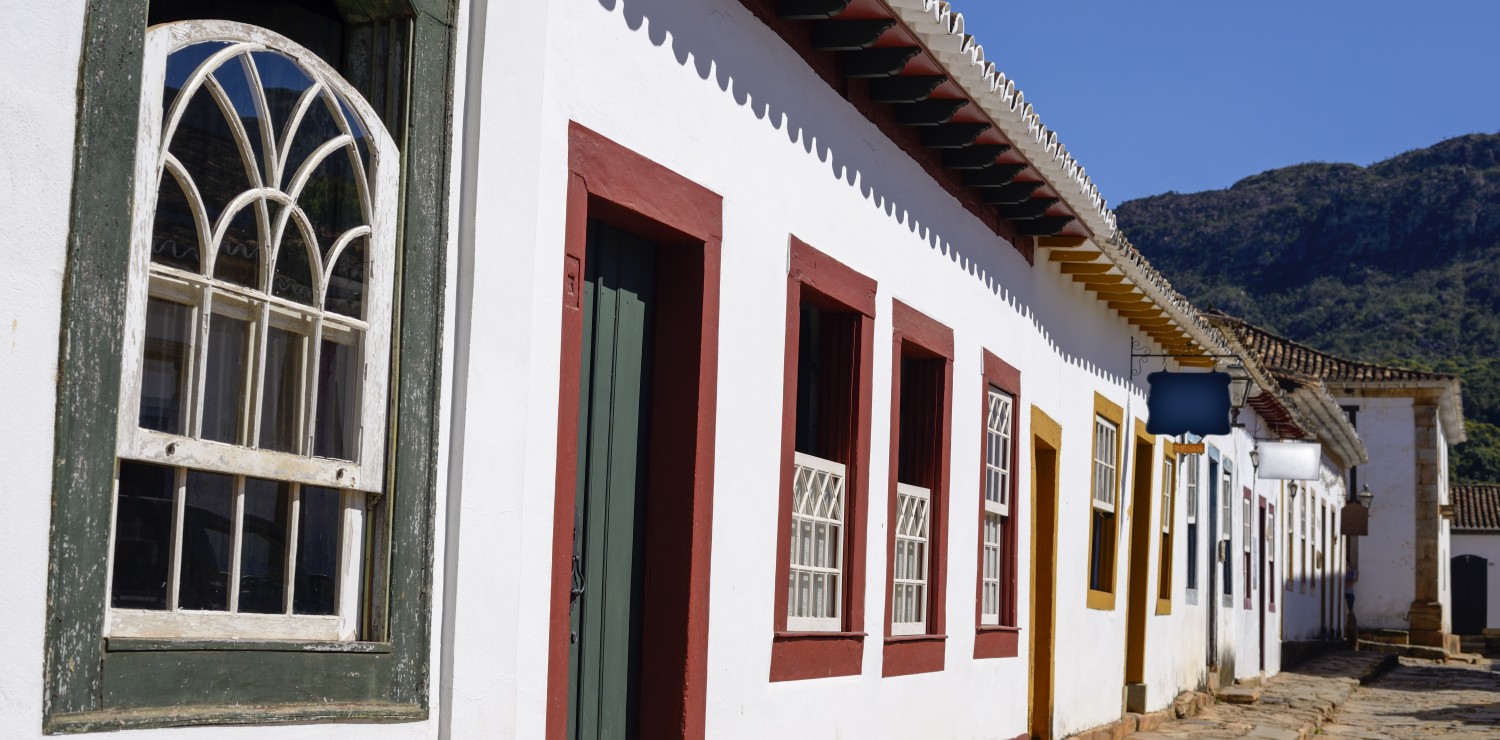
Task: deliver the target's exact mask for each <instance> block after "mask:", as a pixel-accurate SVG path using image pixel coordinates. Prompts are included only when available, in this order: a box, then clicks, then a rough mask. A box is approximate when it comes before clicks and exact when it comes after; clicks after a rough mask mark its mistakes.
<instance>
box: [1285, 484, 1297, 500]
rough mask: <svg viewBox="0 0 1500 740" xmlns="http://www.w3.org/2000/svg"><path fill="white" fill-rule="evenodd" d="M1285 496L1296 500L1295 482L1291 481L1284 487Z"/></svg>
mask: <svg viewBox="0 0 1500 740" xmlns="http://www.w3.org/2000/svg"><path fill="white" fill-rule="evenodd" d="M1286 497H1287V498H1288V499H1289V500H1292V501H1296V500H1297V484H1296V483H1293V484H1291V485H1290V486H1287V487H1286Z"/></svg>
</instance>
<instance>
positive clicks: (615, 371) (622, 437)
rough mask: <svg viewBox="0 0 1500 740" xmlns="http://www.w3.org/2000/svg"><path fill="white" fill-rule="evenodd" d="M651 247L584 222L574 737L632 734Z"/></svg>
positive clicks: (606, 739)
mask: <svg viewBox="0 0 1500 740" xmlns="http://www.w3.org/2000/svg"><path fill="white" fill-rule="evenodd" d="M655 255H656V248H655V246H653V245H652V244H651V243H649V242H647V241H645V240H643V239H641V238H640V237H637V236H634V235H632V234H629V233H627V232H624V231H621V230H619V229H616V228H613V227H611V226H607V225H605V224H602V223H599V222H597V221H591V222H590V223H589V234H588V253H587V255H586V257H585V265H586V266H585V271H584V277H585V289H584V298H583V300H584V303H583V352H582V363H581V371H580V375H581V377H580V382H579V409H578V493H577V504H576V510H575V512H574V520H573V522H574V524H573V528H574V535H573V537H574V542H573V557H574V561H573V571H574V575H573V592H574V595H575V597H574V600H573V602H572V613H571V618H572V630H573V642H572V645H571V647H570V648H569V672H568V709H569V717H568V737H569V738H574V739H577V740H594V738H600V739H603V740H616V739H618V738H633V737H635V736H636V714H637V712H636V708H637V699H638V694H639V686H638V677H637V674H638V670H637V668H638V665H639V663H640V633H641V585H642V579H643V567H642V566H643V565H644V558H643V556H642V532H643V523H644V513H645V503H646V495H645V493H646V454H647V442H648V439H647V437H648V435H647V432H648V430H649V428H650V424H649V419H648V416H649V414H648V412H649V410H650V394H651V313H652V294H653V289H654V285H653V283H654V276H655V267H654V263H655Z"/></svg>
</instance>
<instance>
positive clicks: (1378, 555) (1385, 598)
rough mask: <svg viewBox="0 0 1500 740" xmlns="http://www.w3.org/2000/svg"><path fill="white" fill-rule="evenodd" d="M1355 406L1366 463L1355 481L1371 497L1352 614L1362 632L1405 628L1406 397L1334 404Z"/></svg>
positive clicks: (1408, 541) (1412, 537) (1411, 464)
mask: <svg viewBox="0 0 1500 740" xmlns="http://www.w3.org/2000/svg"><path fill="white" fill-rule="evenodd" d="M1339 402H1340V403H1343V404H1353V405H1357V406H1358V407H1359V436H1360V439H1362V440H1364V443H1365V448H1366V449H1367V450H1368V451H1369V454H1370V462H1369V463H1368V464H1366V465H1361V466H1360V467H1359V482H1360V484H1361V485H1362V486H1364V485H1368V486H1369V487H1370V491H1371V492H1372V493H1374V495H1375V500H1374V504H1373V506H1372V507H1371V509H1370V534H1369V535H1368V536H1366V537H1364V538H1363V540H1362V541H1361V542H1360V555H1359V559H1360V562H1359V582H1358V583H1357V584H1355V586H1354V593H1355V603H1354V613H1355V615H1356V616H1357V617H1358V618H1359V625H1360V627H1361V628H1392V629H1406V628H1407V626H1408V625H1409V624H1410V623H1409V621H1408V612H1409V611H1410V609H1411V602H1412V599H1413V598H1414V597H1415V588H1416V586H1415V582H1414V577H1415V576H1414V568H1415V567H1416V560H1415V557H1416V555H1415V551H1414V548H1415V542H1416V527H1415V516H1416V508H1415V495H1416V490H1415V487H1416V475H1417V473H1416V459H1417V458H1416V429H1415V426H1414V421H1413V417H1412V401H1411V399H1410V398H1356V399H1343V398H1341V399H1339Z"/></svg>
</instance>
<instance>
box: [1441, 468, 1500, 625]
mask: <svg viewBox="0 0 1500 740" xmlns="http://www.w3.org/2000/svg"><path fill="white" fill-rule="evenodd" d="M1448 496H1449V499H1450V500H1452V502H1453V558H1452V559H1451V560H1450V561H1449V564H1448V566H1449V573H1450V577H1451V578H1452V584H1453V589H1452V590H1453V623H1452V624H1453V633H1454V634H1456V635H1460V636H1464V635H1481V636H1483V637H1484V638H1485V641H1486V642H1487V643H1493V642H1500V486H1496V485H1484V484H1471V485H1457V484H1455V485H1451V486H1449V487H1448Z"/></svg>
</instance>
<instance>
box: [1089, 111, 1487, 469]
mask: <svg viewBox="0 0 1500 740" xmlns="http://www.w3.org/2000/svg"><path fill="white" fill-rule="evenodd" d="M1116 213H1117V215H1118V218H1119V223H1120V227H1121V228H1122V229H1123V230H1124V231H1125V233H1126V234H1128V235H1129V236H1130V239H1131V240H1132V241H1133V242H1134V243H1135V245H1136V246H1137V247H1138V248H1140V250H1141V251H1142V252H1143V253H1145V255H1146V256H1147V257H1148V258H1150V260H1151V261H1152V263H1153V264H1154V265H1155V266H1156V267H1157V268H1159V269H1160V270H1161V271H1162V272H1163V273H1164V274H1166V275H1167V276H1168V277H1169V278H1170V279H1171V280H1172V283H1173V285H1174V286H1175V287H1176V288H1177V289H1178V290H1179V291H1181V292H1182V293H1183V294H1184V295H1186V296H1188V297H1189V298H1191V299H1192V300H1193V301H1194V302H1195V303H1197V304H1198V305H1199V306H1200V307H1204V306H1208V305H1210V304H1212V305H1214V306H1217V307H1218V308H1220V309H1222V310H1224V311H1226V312H1228V313H1230V314H1233V315H1236V316H1240V317H1242V318H1244V319H1246V320H1248V321H1251V322H1252V323H1255V324H1259V325H1261V326H1264V327H1266V328H1267V329H1270V330H1272V331H1275V332H1278V333H1280V334H1282V335H1283V336H1286V337H1288V338H1291V339H1294V340H1297V341H1300V342H1303V343H1305V344H1309V345H1311V346H1313V347H1317V348H1319V349H1322V350H1325V351H1328V352H1332V353H1334V354H1338V355H1343V356H1346V357H1351V358H1356V359H1361V360H1367V361H1371V362H1380V363H1387V364H1394V365H1401V366H1405V367H1413V368H1420V369H1426V370H1436V371H1439V372H1456V373H1459V374H1461V375H1462V376H1463V382H1464V387H1463V391H1464V414H1465V416H1466V418H1467V422H1468V437H1469V441H1468V442H1467V443H1466V444H1464V445H1461V446H1459V447H1458V448H1457V454H1456V456H1455V458H1454V466H1453V475H1454V479H1455V481H1457V482H1480V481H1500V134H1488V135H1480V134H1475V135H1469V136H1462V137H1458V138H1455V139H1449V140H1447V141H1444V142H1441V143H1439V144H1437V145H1435V146H1432V147H1429V148H1426V149H1418V150H1415V151H1410V152H1406V153H1405V154H1401V155H1399V156H1396V157H1392V158H1391V159H1388V160H1385V161H1383V162H1378V163H1376V164H1373V165H1370V166H1369V167H1359V166H1356V165H1351V164H1322V163H1315V164H1302V165H1296V166H1293V167H1285V168H1282V169H1277V170H1271V171H1269V172H1264V173H1261V174H1259V175H1255V176H1253V177H1248V178H1245V179H1244V180H1241V181H1239V182H1237V183H1235V184H1234V185H1233V186H1232V187H1230V188H1228V189H1227V190H1214V191H1208V192H1202V193H1189V194H1183V193H1166V194H1163V195H1156V196H1152V197H1149V198H1141V199H1139V200H1133V201H1129V202H1126V203H1123V204H1121V205H1120V206H1119V208H1118V209H1116Z"/></svg>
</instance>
